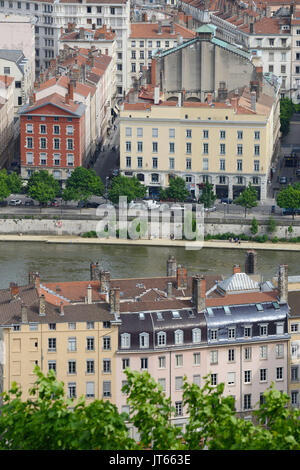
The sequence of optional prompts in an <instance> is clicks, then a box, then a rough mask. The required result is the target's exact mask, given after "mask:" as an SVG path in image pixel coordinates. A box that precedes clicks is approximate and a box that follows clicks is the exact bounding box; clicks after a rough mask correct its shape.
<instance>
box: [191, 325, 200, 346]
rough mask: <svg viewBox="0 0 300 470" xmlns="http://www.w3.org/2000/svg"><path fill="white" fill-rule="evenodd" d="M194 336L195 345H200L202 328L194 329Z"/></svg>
mask: <svg viewBox="0 0 300 470" xmlns="http://www.w3.org/2000/svg"><path fill="white" fill-rule="evenodd" d="M192 334H193V343H200V342H201V330H200V328H194V329H193V330H192Z"/></svg>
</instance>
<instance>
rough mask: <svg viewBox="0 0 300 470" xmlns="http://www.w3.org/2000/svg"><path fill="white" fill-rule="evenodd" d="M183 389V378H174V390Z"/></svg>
mask: <svg viewBox="0 0 300 470" xmlns="http://www.w3.org/2000/svg"><path fill="white" fill-rule="evenodd" d="M182 388H183V378H182V377H175V390H182Z"/></svg>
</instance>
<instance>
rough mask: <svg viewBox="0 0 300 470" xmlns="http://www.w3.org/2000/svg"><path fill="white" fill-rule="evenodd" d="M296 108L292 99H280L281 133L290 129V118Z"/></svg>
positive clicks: (285, 132)
mask: <svg viewBox="0 0 300 470" xmlns="http://www.w3.org/2000/svg"><path fill="white" fill-rule="evenodd" d="M295 110H296V108H295V105H294V104H293V102H292V100H290V99H289V98H283V99H281V100H280V131H281V132H282V135H286V134H288V132H289V130H290V120H291V117H292V115H293V114H294V112H295Z"/></svg>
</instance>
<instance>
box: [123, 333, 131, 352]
mask: <svg viewBox="0 0 300 470" xmlns="http://www.w3.org/2000/svg"><path fill="white" fill-rule="evenodd" d="M121 348H124V349H126V348H130V334H129V333H122V334H121Z"/></svg>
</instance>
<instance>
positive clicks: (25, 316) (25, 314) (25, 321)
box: [21, 303, 28, 323]
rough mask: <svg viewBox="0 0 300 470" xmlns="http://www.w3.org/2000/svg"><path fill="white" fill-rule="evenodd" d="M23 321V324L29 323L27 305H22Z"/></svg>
mask: <svg viewBox="0 0 300 470" xmlns="http://www.w3.org/2000/svg"><path fill="white" fill-rule="evenodd" d="M21 321H22V323H28V310H27V307H26V305H25V304H23V303H22V305H21Z"/></svg>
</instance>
